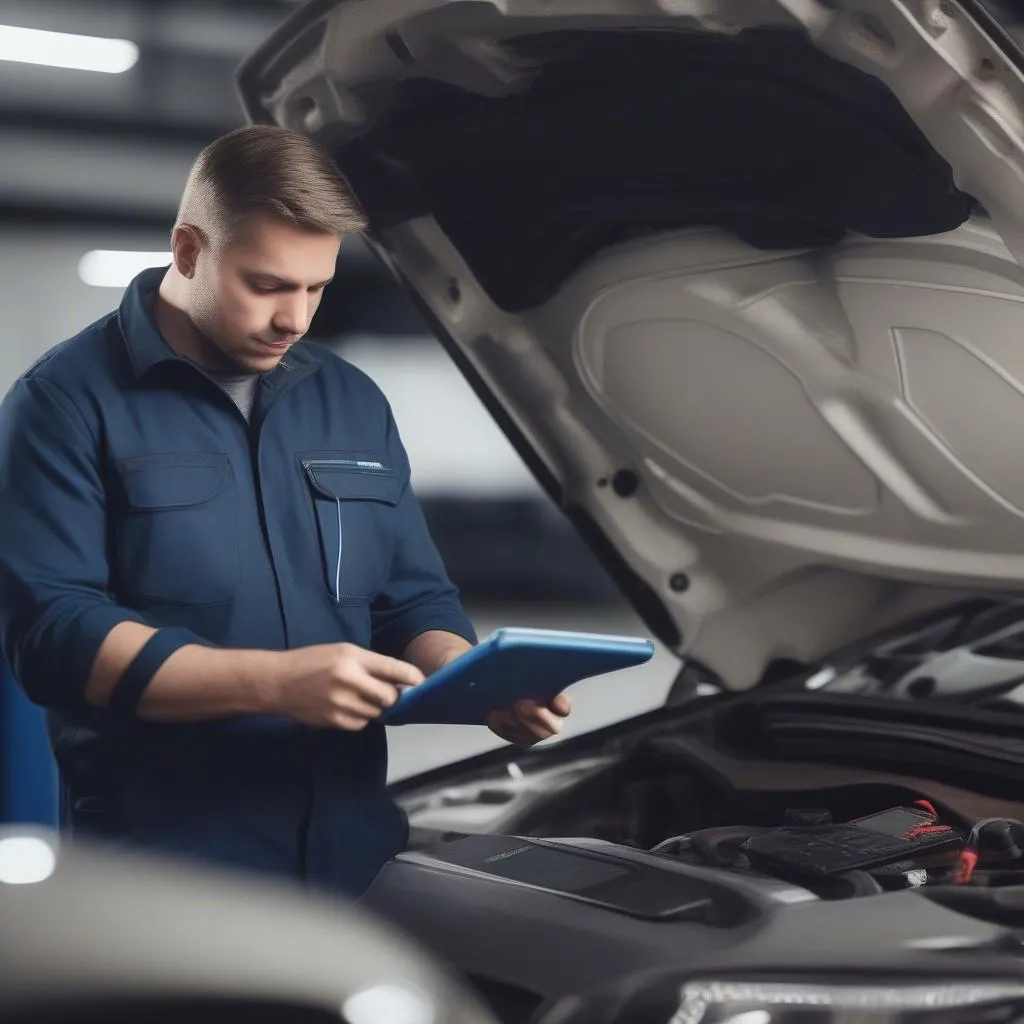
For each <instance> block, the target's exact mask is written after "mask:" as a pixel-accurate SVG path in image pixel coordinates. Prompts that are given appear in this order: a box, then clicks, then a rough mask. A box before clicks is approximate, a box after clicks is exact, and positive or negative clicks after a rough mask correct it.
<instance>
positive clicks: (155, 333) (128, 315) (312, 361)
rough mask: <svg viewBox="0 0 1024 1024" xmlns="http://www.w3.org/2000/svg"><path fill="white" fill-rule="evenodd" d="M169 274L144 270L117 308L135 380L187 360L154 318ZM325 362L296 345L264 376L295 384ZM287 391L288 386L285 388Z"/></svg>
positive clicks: (162, 270) (157, 269)
mask: <svg viewBox="0 0 1024 1024" xmlns="http://www.w3.org/2000/svg"><path fill="white" fill-rule="evenodd" d="M166 273H167V268H166V267H153V268H151V269H149V270H144V271H142V273H141V274H139V275H138V276H137V277H136V278H135V279H134V280H133V281H132V283H131V284H130V285H128V288H127V289H126V290H125V293H124V297H123V298H122V299H121V305H120V308H119V309H118V316H119V318H120V321H121V333H122V335H124V341H125V345H126V346H127V348H128V358H129V359H130V360H131V364H132V369H133V370H134V371H135V376H136V379H138V378H139V377H142V376H144V375H145V374H146V373H148V372H149V371H150V370H151V369H153V367H155V366H158V365H160V364H162V363H171V362H176V363H177V362H188V360H185V359H182V357H181V356H179V355H178V353H177V352H175V351H174V349H173V348H171V346H170V345H168V344H167V342H166V341H165V340H164V337H163V335H162V334H161V333H160V331H159V330H157V326H156V323H155V322H154V320H153V297H154V296H155V295H156V292H157V289H158V288H159V287H160V282H161V281H162V280H163V278H164V274H166ZM321 365H322V363H321V360H320V359H318V358H317V357H316V356H315V355H314V354H313V353H312V351H310V350H309V347H308V346H307V345H303V344H301V343H300V344H298V345H293V346H292V348H291V349H290V351H289V352H288V354H287V355H286V356H285V357H284V359H282V360H281V362H280V363H279V364H278V366H277V368H276V369H275V370H273V371H272V372H271V373H270V374H268V375H267V377H265V378H264V382H265V383H266V382H267V381H268V379H271V378H277V377H278V376H286V377H287V378H290V381H291V382H292V383H294V382H295V381H296V380H298V379H301V378H302V377H305V376H308V375H309V374H311V373H315V372H316V371H317V370H319V369H320V367H321ZM284 390H287V387H286V388H285V389H284Z"/></svg>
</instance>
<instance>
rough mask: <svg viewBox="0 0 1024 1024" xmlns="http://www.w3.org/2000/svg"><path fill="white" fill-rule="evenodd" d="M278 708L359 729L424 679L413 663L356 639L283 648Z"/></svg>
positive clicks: (309, 720) (314, 721)
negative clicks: (373, 648) (292, 648)
mask: <svg viewBox="0 0 1024 1024" xmlns="http://www.w3.org/2000/svg"><path fill="white" fill-rule="evenodd" d="M280 668H281V670H280V673H279V674H278V676H277V678H276V679H275V685H274V687H273V695H272V698H271V704H272V707H271V708H270V709H269V710H270V711H271V713H273V714H280V715H285V716H286V717H288V718H293V719H295V720H296V721H298V722H302V723H303V724H304V725H312V726H320V727H327V728H334V729H345V730H347V731H350V732H358V731H359V730H361V729H364V728H366V726H367V724H368V723H370V722H372V721H373V720H374V719H376V718H378V717H379V716H380V715H381V713H382V712H383V711H384V709H385V708H389V707H391V706H392V705H393V704H394V703H395V702H396V701H397V700H398V696H399V693H400V692H401V691H402V690H404V689H406V688H408V687H410V686H417V685H418V684H419V683H422V682H423V679H424V676H423V673H422V672H421V671H420V670H419V669H418V668H416V667H415V666H414V665H410V664H409V663H408V662H405V661H400V660H399V659H397V658H389V657H387V656H386V655H383V654H376V653H375V652H373V651H368V650H366V649H365V648H363V647H358V646H356V645H355V644H317V645H315V646H313V647H300V648H297V649H295V650H291V651H283V652H281V665H280Z"/></svg>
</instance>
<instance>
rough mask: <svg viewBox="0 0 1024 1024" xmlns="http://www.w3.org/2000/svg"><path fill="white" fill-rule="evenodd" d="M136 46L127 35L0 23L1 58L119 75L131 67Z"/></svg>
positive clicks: (136, 49) (137, 55)
mask: <svg viewBox="0 0 1024 1024" xmlns="http://www.w3.org/2000/svg"><path fill="white" fill-rule="evenodd" d="M138 59H139V48H138V47H137V46H136V45H135V44H134V43H133V42H130V41H129V40H127V39H102V38H100V37H98V36H79V35H72V34H71V33H68V32H46V31H43V30H42V29H37V28H19V27H17V26H14V25H0V60H10V61H16V62H17V63H19V64H43V65H46V66H47V67H53V68H72V69H74V70H76V71H100V72H103V73H105V74H108V75H118V74H121V72H123V71H127V70H128V69H129V68H131V67H134V66H135V64H136V62H137V61H138Z"/></svg>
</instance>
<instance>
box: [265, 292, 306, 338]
mask: <svg viewBox="0 0 1024 1024" xmlns="http://www.w3.org/2000/svg"><path fill="white" fill-rule="evenodd" d="M311 319H312V310H311V308H310V301H309V296H307V295H306V294H304V293H300V294H299V295H289V296H287V297H286V299H285V301H284V302H282V303H281V305H280V306H279V307H278V310H277V314H276V315H275V316H274V328H275V329H276V330H277V331H279V332H280V333H281V334H305V333H306V331H308V330H309V321H310V320H311Z"/></svg>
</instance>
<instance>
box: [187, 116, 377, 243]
mask: <svg viewBox="0 0 1024 1024" xmlns="http://www.w3.org/2000/svg"><path fill="white" fill-rule="evenodd" d="M203 213H205V214H206V215H207V217H203V216H202V214H203ZM254 213H267V214H270V215H271V216H273V217H277V218H278V219H280V220H282V221H284V222H285V223H287V224H291V225H292V226H294V227H298V228H304V229H306V230H308V231H322V232H324V233H325V234H336V235H341V234H348V233H349V232H360V231H364V230H365V229H366V217H365V215H364V214H363V212H362V210H361V209H360V206H359V203H358V201H357V200H356V198H355V196H354V195H353V194H352V191H351V189H350V188H349V186H348V184H347V182H346V181H345V179H344V178H343V177H342V176H341V173H340V172H339V171H338V168H337V166H336V165H335V163H334V161H333V160H332V159H331V157H330V156H329V155H328V154H327V152H326V151H325V150H323V149H322V148H321V147H320V146H318V145H317V144H316V143H315V142H313V140H312V139H309V138H307V137H306V136H305V135H301V134H299V133H298V132H294V131H291V130H290V129H288V128H279V127H278V126H276V125H264V124H258V125H247V126H245V127H242V128H236V129H234V130H233V131H230V132H228V133H227V134H226V135H222V136H221V137H220V138H219V139H215V140H214V141H213V142H211V143H210V145H208V146H207V147H206V148H205V149H204V150H203V151H202V152H201V153H200V154H199V156H198V157H196V160H195V163H194V164H193V165H192V170H191V172H190V174H189V177H188V184H187V185H186V186H185V193H184V195H183V197H182V201H181V207H180V208H179V210H178V217H177V222H178V223H181V222H182V221H185V222H189V221H193V220H194V219H195V218H196V215H197V214H198V215H199V219H208V220H209V222H213V223H216V224H217V226H218V228H219V229H221V230H223V231H225V232H226V234H227V235H228V236H230V235H231V234H232V232H233V230H234V228H235V226H236V225H237V223H238V222H239V221H240V220H241V219H242V218H244V217H246V216H248V215H251V214H254Z"/></svg>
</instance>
